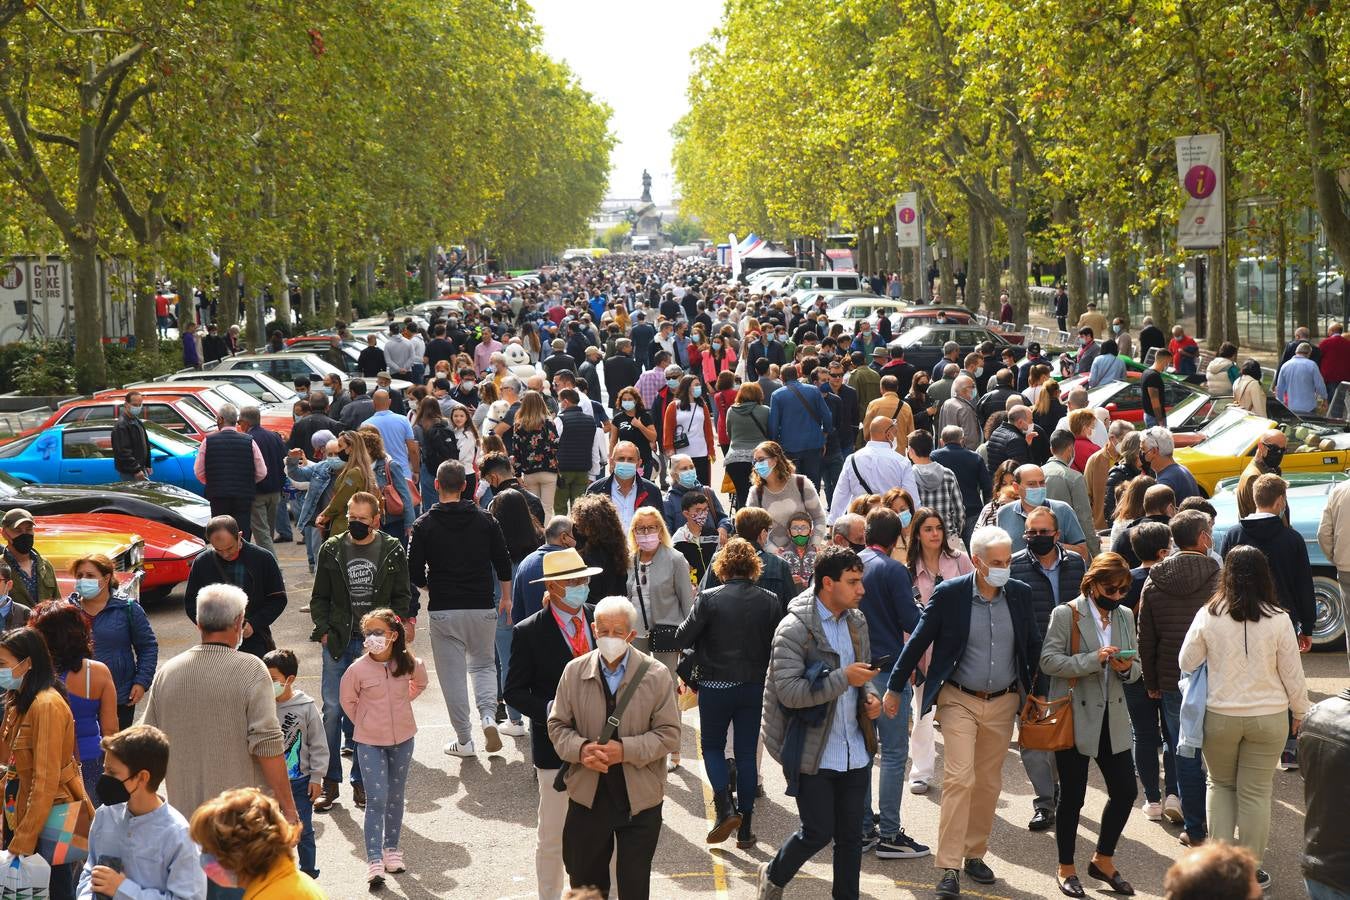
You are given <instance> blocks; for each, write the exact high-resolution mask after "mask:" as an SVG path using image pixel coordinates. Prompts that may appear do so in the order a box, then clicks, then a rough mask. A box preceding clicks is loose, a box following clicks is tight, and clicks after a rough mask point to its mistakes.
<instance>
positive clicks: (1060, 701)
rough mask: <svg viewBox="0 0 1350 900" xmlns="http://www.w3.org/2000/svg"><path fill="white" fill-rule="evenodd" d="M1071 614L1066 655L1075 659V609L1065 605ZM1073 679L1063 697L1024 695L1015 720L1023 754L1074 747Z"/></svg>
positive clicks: (1076, 642)
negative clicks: (1070, 628) (1020, 708)
mask: <svg viewBox="0 0 1350 900" xmlns="http://www.w3.org/2000/svg"><path fill="white" fill-rule="evenodd" d="M1069 608H1070V609H1071V610H1073V626H1072V630H1071V632H1070V634H1069V653H1070V654H1071V655H1073V656H1077V655H1078V619H1079V616H1078V607H1077V606H1074V605H1073V604H1070V605H1069ZM1077 683H1078V679H1077V678H1070V679H1069V692H1068V693H1067V694H1065V695H1064V696H1063V697H1056V698H1055V699H1054V700H1049V699H1047V698H1045V697H1037V696H1036V695H1035V694H1028V695H1027V702H1026V703H1025V704H1024V705H1023V706H1022V713H1021V715H1020V716H1019V717H1018V728H1017V742H1018V744H1020V745H1021V747H1022V749H1023V750H1068V749H1069V748H1070V747H1072V746H1074V743H1075V742H1074V736H1073V688H1074V685H1075V684H1077Z"/></svg>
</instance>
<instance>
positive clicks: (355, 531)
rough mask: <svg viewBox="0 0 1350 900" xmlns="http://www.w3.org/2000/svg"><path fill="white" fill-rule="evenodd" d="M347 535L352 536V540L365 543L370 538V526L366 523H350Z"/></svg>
mask: <svg viewBox="0 0 1350 900" xmlns="http://www.w3.org/2000/svg"><path fill="white" fill-rule="evenodd" d="M347 533H348V534H350V535H351V536H352V540H355V541H364V540H365V539H366V538H368V537H370V526H369V525H368V524H366V523H365V522H355V521H353V522H348V523H347Z"/></svg>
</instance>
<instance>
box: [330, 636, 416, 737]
mask: <svg viewBox="0 0 1350 900" xmlns="http://www.w3.org/2000/svg"><path fill="white" fill-rule="evenodd" d="M426 689H427V669H426V666H424V665H422V661H421V660H420V659H419V660H417V665H416V666H414V667H413V671H412V674H411V675H394V674H393V672H392V670H391V669H390V668H389V666H387V665H386V664H385V663H382V662H379V661H378V660H374V659H371V657H370V654H369V653H366V654H364V655H362V656H361V658H360V659H358V660H357V661H356V662H354V663H352V664H351V667H350V668H348V669H347V671H346V673H345V674H343V676H342V685H341V700H342V711H343V712H345V713H346V714H347V718H349V719H351V720H352V724H353V725H354V726H355V731H354V733H353V737H354V738H355V739H356V741H357V742H359V743H362V744H369V745H371V746H373V747H392V746H393V745H395V744H401V743H403V742H404V741H406V740H408V739H409V738H411V737H412V736H413V735H414V734H416V733H417V722H416V720H415V719H414V718H413V708H412V702H413V700H414V699H416V697H417V695H418V694H420V693H422V692H423V691H424V690H426Z"/></svg>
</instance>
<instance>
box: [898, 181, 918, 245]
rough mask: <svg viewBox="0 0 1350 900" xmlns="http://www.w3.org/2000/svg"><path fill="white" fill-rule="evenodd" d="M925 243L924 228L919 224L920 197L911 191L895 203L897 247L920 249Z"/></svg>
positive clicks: (902, 195)
mask: <svg viewBox="0 0 1350 900" xmlns="http://www.w3.org/2000/svg"><path fill="white" fill-rule="evenodd" d="M922 243H923V228H922V227H921V226H920V224H919V195H918V194H917V193H915V192H914V191H910V192H908V193H905V194H901V195H900V199H899V200H896V201H895V245H896V246H897V247H918V246H920V245H921V244H922Z"/></svg>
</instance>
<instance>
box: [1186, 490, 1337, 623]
mask: <svg viewBox="0 0 1350 900" xmlns="http://www.w3.org/2000/svg"><path fill="white" fill-rule="evenodd" d="M1284 477H1285V480H1286V481H1288V482H1289V516H1290V523H1291V524H1292V525H1293V526H1294V528H1295V529H1296V530H1297V531H1298V533H1299V534H1301V535H1302V536H1303V541H1304V543H1306V544H1307V545H1308V562H1310V563H1311V564H1312V571H1313V595H1314V599H1315V602H1316V604H1317V623H1316V624H1315V625H1314V626H1313V635H1312V639H1313V647H1314V648H1325V649H1333V648H1338V647H1344V646H1345V625H1346V622H1345V617H1346V600H1345V593H1344V592H1343V591H1342V590H1341V585H1340V583H1339V582H1338V581H1337V580H1336V567H1335V566H1333V565H1332V564H1331V561H1330V560H1328V559H1327V556H1326V554H1325V553H1323V552H1322V548H1321V546H1319V545H1318V543H1317V526H1318V525H1319V524H1321V521H1322V510H1323V508H1325V507H1326V505H1327V495H1328V494H1330V493H1331V490H1332V488H1334V487H1335V486H1336V485H1337V484H1339V483H1340V482H1342V481H1345V480H1346V478H1347V475H1346V473H1345V472H1289V473H1287V474H1286V475H1285V476H1284ZM1237 482H1238V480H1237V479H1236V478H1225V479H1224V480H1222V481H1220V482H1219V483H1218V486H1217V487H1218V489H1217V490H1215V492H1214V496H1213V497H1211V498H1210V501H1209V502H1210V503H1212V504H1214V509H1215V511H1216V512H1218V514H1219V516H1218V518H1217V519H1216V520H1215V522H1214V543H1215V545H1216V546H1217V545H1221V544H1222V543H1223V536H1224V534H1225V533H1226V532H1227V531H1228V529H1229V528H1231V527H1233V525H1235V524H1236V523H1237V518H1238V514H1237Z"/></svg>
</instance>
